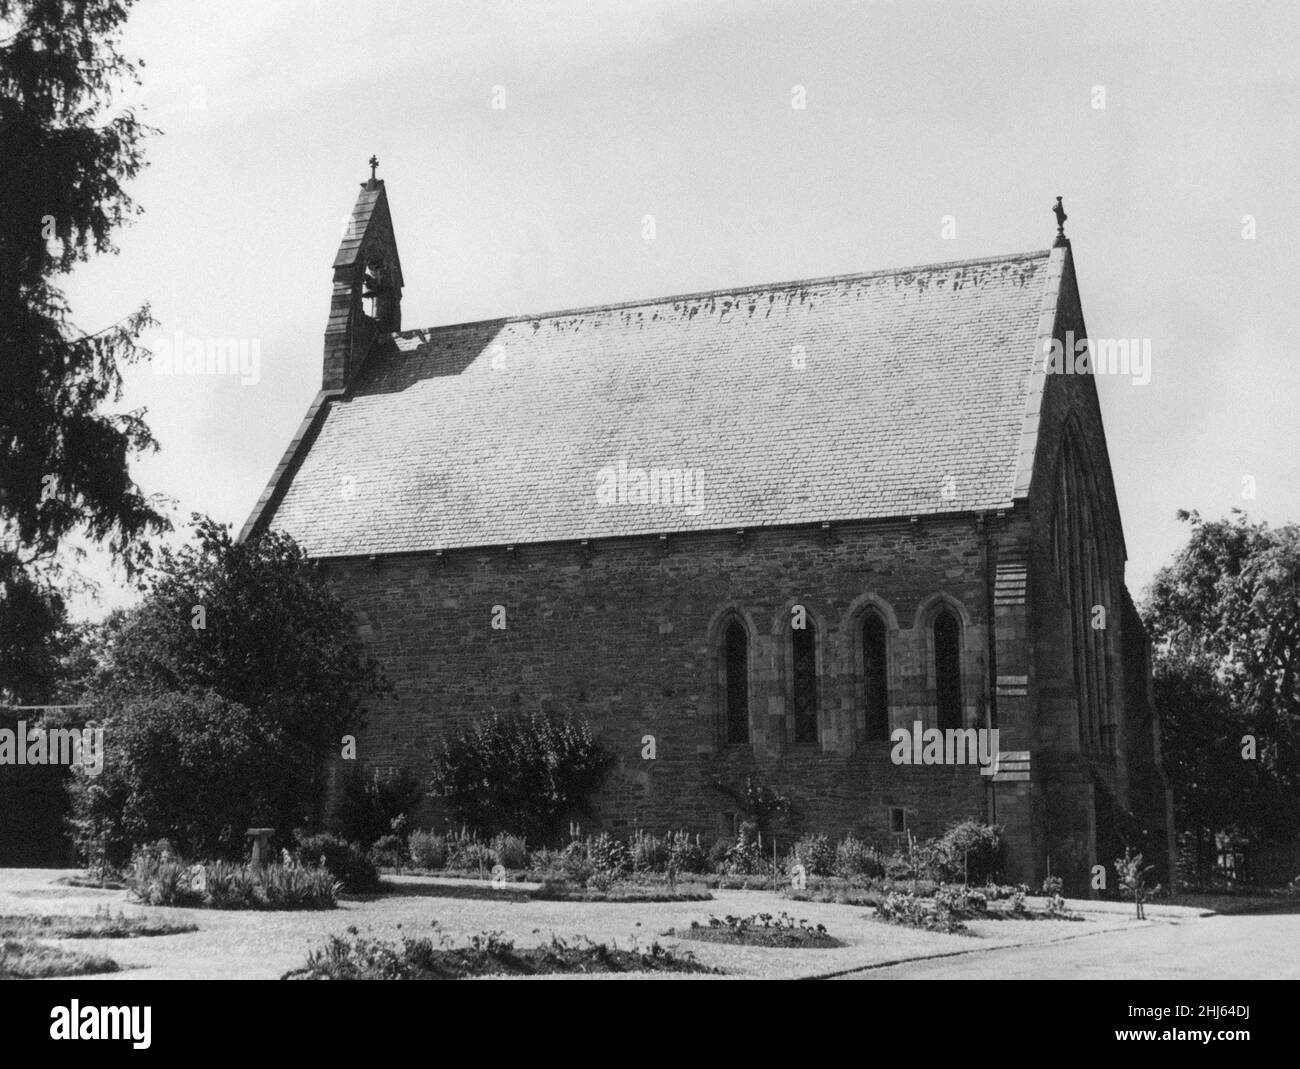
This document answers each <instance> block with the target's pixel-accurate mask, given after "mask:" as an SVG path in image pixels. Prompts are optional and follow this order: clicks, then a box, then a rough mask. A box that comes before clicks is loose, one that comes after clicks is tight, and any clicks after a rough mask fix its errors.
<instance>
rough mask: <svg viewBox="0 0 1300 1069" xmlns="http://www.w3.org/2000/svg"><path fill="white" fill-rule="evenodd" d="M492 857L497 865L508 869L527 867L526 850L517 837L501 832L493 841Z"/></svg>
mask: <svg viewBox="0 0 1300 1069" xmlns="http://www.w3.org/2000/svg"><path fill="white" fill-rule="evenodd" d="M492 856H493V857H495V858H496V863H497V864H498V865H504V866H505V867H506V868H508V869H524V868H527V867H528V848H527V846H526V845H525V844H524V841H523V839H521V838H519V836H518V835H507V834H506V833H505V832H502V833H501V834H500V835H498V836H497V837H496V838H495V839H493V840H492Z"/></svg>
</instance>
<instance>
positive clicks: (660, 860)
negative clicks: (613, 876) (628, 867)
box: [628, 831, 670, 872]
mask: <svg viewBox="0 0 1300 1069" xmlns="http://www.w3.org/2000/svg"><path fill="white" fill-rule="evenodd" d="M669 841H670V840H665V839H661V838H659V836H657V835H652V834H650V833H648V832H644V831H638V832H637V833H636V834H635V835H633V836H632V838H631V839H629V840H628V849H629V851H630V853H631V856H632V870H633V871H634V872H663V870H664V869H665V868H667V867H668V856H669V851H670V846H669Z"/></svg>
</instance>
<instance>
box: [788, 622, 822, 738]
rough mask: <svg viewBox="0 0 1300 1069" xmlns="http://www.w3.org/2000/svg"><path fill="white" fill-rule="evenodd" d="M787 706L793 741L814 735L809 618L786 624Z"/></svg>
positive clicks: (813, 635)
mask: <svg viewBox="0 0 1300 1069" xmlns="http://www.w3.org/2000/svg"><path fill="white" fill-rule="evenodd" d="M790 654H791V661H790V665H791V672H790V685H791V686H790V689H791V694H790V697H791V707H792V709H793V712H794V741H795V742H796V743H804V742H811V743H815V742H817V741H818V738H817V629H816V628H815V627H814V626H813V622H812V620H811V619H807V620H805V621H804V626H803V627H791V628H790Z"/></svg>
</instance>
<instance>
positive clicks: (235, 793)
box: [69, 691, 303, 868]
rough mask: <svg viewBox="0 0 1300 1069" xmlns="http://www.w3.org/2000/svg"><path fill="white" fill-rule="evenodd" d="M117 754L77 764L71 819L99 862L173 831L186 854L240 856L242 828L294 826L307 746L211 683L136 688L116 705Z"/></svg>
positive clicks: (107, 733) (111, 717) (125, 855)
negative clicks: (163, 690)
mask: <svg viewBox="0 0 1300 1069" xmlns="http://www.w3.org/2000/svg"><path fill="white" fill-rule="evenodd" d="M102 726H103V728H104V737H105V738H108V739H111V740H112V744H113V754H112V760H111V761H106V762H105V763H104V766H103V769H102V772H101V773H100V774H99V775H97V776H90V775H87V774H86V773H85V772H84V771H83V770H82V769H81V768H80V767H77V768H75V769H74V772H73V776H72V777H71V779H70V781H69V792H70V795H71V801H72V824H73V827H74V829H75V831H74V834H75V838H76V840H77V843H78V846H79V847H80V849H81V850H82V852H83V854H85V855H86V857H87V859H88V861H90V862H91V863H97V862H105V863H107V864H108V865H110V866H112V867H114V868H117V867H121V866H122V865H124V864H126V863H127V861H128V860H129V858H130V856H131V851H132V847H133V846H135V845H137V844H140V843H145V842H150V841H153V840H157V839H160V838H162V837H164V836H165V837H166V838H168V839H169V840H171V841H172V842H173V843H174V844H175V847H176V848H177V849H178V850H179V851H180V852H181V853H183V854H185V855H187V856H202V857H224V858H231V859H235V858H239V857H242V856H243V852H244V847H245V840H244V830H245V829H246V828H249V827H255V826H264V827H265V826H269V827H285V828H288V827H292V826H293V821H294V816H293V815H294V814H296V812H297V807H298V805H299V798H300V796H301V793H302V790H303V784H302V782H301V781H300V779H299V778H298V777H297V776H296V775H295V774H286V771H285V770H286V768H288V769H295V768H298V767H300V766H301V765H302V761H301V759H300V758H301V754H300V753H299V751H298V750H297V749H296V748H295V747H294V746H293V745H292V744H290V743H289V742H287V741H286V739H285V737H284V736H283V735H282V734H281V733H280V732H278V731H277V730H276V729H275V727H274V726H272V725H271V724H269V723H267V722H266V720H265V719H264V718H261V717H258V716H255V715H254V714H253V713H252V712H250V711H249V710H248V709H247V708H246V707H245V706H243V705H238V704H236V703H234V702H231V701H228V700H226V699H225V698H222V697H220V696H219V695H217V694H215V693H212V692H210V691H189V692H186V693H183V694H175V693H172V694H162V695H155V696H151V697H144V698H136V699H132V700H130V701H127V702H125V703H124V704H123V705H121V706H119V707H117V708H116V709H114V710H112V711H110V712H109V714H108V715H107V716H106V718H105V719H104V721H103V725H102Z"/></svg>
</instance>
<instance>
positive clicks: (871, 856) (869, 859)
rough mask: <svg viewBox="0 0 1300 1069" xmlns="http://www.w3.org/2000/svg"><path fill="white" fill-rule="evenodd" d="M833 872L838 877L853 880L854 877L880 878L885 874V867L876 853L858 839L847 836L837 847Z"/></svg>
mask: <svg viewBox="0 0 1300 1069" xmlns="http://www.w3.org/2000/svg"><path fill="white" fill-rule="evenodd" d="M833 872H834V875H836V876H842V877H844V878H845V879H852V878H853V877H854V876H868V877H871V878H878V877H880V876H883V875H884V874H885V866H884V865H883V864H881V861H880V859H879V858H878V857H877V856H876V851H875V850H874V849H872V848H871V847H869V846H868V845H867V844H866V843H864V842H863V841H862V840H861V839H856V838H854V837H853V836H852V835H846V836H845V837H844V838H843V839H841V840H840V842H839V845H838V846H836V847H835V861H834V864H833Z"/></svg>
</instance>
